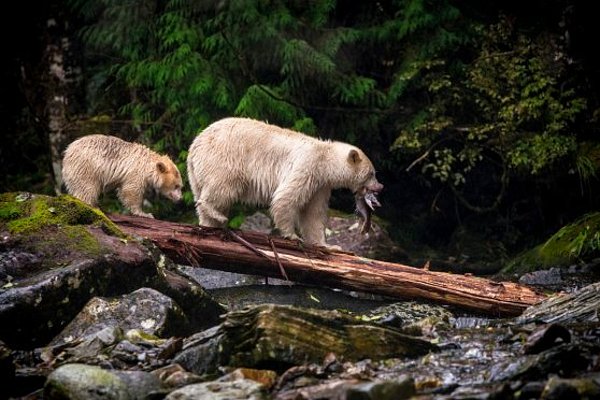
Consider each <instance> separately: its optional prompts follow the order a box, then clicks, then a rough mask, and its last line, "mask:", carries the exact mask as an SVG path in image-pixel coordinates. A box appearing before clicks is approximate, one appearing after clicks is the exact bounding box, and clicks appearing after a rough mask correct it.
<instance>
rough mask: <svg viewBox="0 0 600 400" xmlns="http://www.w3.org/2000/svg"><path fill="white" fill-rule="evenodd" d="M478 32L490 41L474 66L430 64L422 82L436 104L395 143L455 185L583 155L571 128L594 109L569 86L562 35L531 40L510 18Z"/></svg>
mask: <svg viewBox="0 0 600 400" xmlns="http://www.w3.org/2000/svg"><path fill="white" fill-rule="evenodd" d="M477 32H478V33H479V34H480V35H481V37H482V40H481V43H480V45H479V47H478V48H477V49H476V54H475V57H474V59H473V61H472V62H470V63H454V64H453V65H450V64H448V62H447V61H445V62H439V63H432V64H430V68H429V71H428V73H427V74H426V75H424V76H423V79H422V80H421V82H420V84H421V88H422V90H426V92H427V93H428V99H429V101H427V102H426V103H424V104H423V106H422V108H421V111H419V112H417V113H414V114H412V115H411V116H410V117H411V118H409V120H408V121H407V122H406V124H405V126H404V129H402V131H401V133H400V135H399V136H398V137H397V138H396V140H395V142H394V144H393V146H392V149H393V150H395V151H398V152H405V153H409V152H413V154H418V153H417V152H421V153H423V157H422V158H420V159H419V160H420V161H421V162H422V168H421V171H422V173H424V174H426V175H429V176H430V177H431V178H433V179H434V180H438V181H441V182H442V183H447V184H449V185H451V186H453V187H455V188H456V187H461V186H464V185H465V183H466V182H467V179H468V176H469V174H470V173H472V172H473V171H474V170H475V169H476V168H478V167H481V166H482V165H492V166H493V165H497V167H496V168H495V169H496V171H497V172H496V173H497V174H498V176H499V175H500V174H503V173H504V174H506V171H507V170H509V171H511V173H512V174H522V175H523V174H524V175H530V176H535V175H539V174H541V173H543V172H545V171H549V170H550V169H551V168H552V167H553V166H555V165H557V162H558V161H560V160H564V159H565V158H566V157H567V156H572V155H574V154H575V151H576V149H577V135H576V132H575V131H573V130H572V129H570V127H571V125H572V124H573V122H574V121H575V119H576V118H577V116H578V115H580V114H581V113H582V111H583V110H584V109H585V107H586V102H585V100H584V99H583V98H581V97H577V95H576V92H575V90H574V89H573V88H572V87H569V84H568V81H566V66H567V62H566V61H567V60H566V56H565V54H564V53H563V51H562V49H561V48H560V46H558V45H557V43H556V41H555V38H553V37H551V36H549V35H540V36H539V37H536V38H534V39H531V38H529V37H527V36H525V35H524V34H522V33H519V32H517V31H516V30H515V29H514V26H513V25H512V24H511V23H510V22H509V20H508V19H501V20H500V22H498V23H497V24H495V25H491V26H489V27H479V28H478V29H477ZM503 171H504V172H503ZM500 179H506V176H505V177H504V178H500V177H498V178H496V180H497V181H499V180H500ZM492 180H493V177H492Z"/></svg>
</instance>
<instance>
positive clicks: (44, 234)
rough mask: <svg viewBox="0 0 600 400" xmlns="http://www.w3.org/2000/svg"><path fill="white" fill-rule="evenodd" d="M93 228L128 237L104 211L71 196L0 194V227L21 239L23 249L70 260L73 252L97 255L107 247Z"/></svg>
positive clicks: (56, 258)
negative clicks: (96, 235)
mask: <svg viewBox="0 0 600 400" xmlns="http://www.w3.org/2000/svg"><path fill="white" fill-rule="evenodd" d="M90 227H96V228H100V229H102V230H103V231H104V232H105V233H107V234H109V235H112V236H116V237H119V238H126V235H124V234H123V233H122V232H121V231H120V230H119V228H118V227H117V226H116V225H115V224H114V223H113V222H112V221H110V220H109V219H108V218H107V217H106V216H105V215H104V214H103V213H102V212H101V211H99V210H97V209H94V208H92V207H90V206H88V205H87V204H85V203H83V202H81V201H79V200H77V199H75V198H74V197H71V196H68V195H62V196H57V197H51V196H44V195H34V194H31V193H3V194H0V229H2V230H7V231H8V232H9V233H10V234H12V235H14V236H16V237H18V238H19V242H20V244H21V246H22V248H23V249H25V250H27V251H33V252H36V253H41V254H45V255H46V257H45V259H48V260H50V259H54V260H57V261H58V260H67V259H69V258H70V255H72V254H74V253H79V254H86V255H87V256H92V257H94V256H97V255H100V254H102V253H103V252H104V251H105V249H104V248H103V245H102V244H101V243H99V242H98V240H97V239H96V237H95V236H94V235H93V233H92V232H91V231H90V229H89V228H90Z"/></svg>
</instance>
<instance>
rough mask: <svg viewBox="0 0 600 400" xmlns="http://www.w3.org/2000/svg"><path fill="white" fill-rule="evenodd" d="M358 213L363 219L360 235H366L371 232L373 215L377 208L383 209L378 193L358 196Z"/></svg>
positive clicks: (356, 199)
mask: <svg viewBox="0 0 600 400" xmlns="http://www.w3.org/2000/svg"><path fill="white" fill-rule="evenodd" d="M355 201H356V213H357V214H358V215H359V216H360V217H361V218H362V220H363V224H362V227H361V229H360V233H362V234H365V233H367V232H369V231H370V230H371V214H372V213H373V211H374V210H375V207H381V203H380V202H379V200H378V199H377V192H372V191H367V192H366V193H365V194H364V195H362V194H361V195H356V196H355Z"/></svg>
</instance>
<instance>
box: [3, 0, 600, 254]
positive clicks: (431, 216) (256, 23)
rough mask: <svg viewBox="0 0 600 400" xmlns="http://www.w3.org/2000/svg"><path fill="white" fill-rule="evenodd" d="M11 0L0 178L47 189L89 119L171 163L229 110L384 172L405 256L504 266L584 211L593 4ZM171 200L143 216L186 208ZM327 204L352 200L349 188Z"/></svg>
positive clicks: (592, 206)
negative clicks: (352, 152)
mask: <svg viewBox="0 0 600 400" xmlns="http://www.w3.org/2000/svg"><path fill="white" fill-rule="evenodd" d="M15 7H16V9H15V10H13V11H11V12H5V13H3V16H2V19H3V21H2V24H1V25H2V29H3V32H2V37H4V38H5V41H4V46H3V49H2V52H3V53H4V56H3V62H2V63H1V64H0V85H1V86H0V89H1V90H0V97H1V100H0V116H1V120H2V125H1V129H2V135H1V139H0V143H1V146H0V165H1V169H2V174H0V192H5V191H16V190H26V191H31V192H37V193H55V192H57V191H58V190H59V189H60V176H59V174H57V171H60V154H61V152H62V150H64V147H65V146H66V145H67V144H68V143H70V142H71V141H72V140H73V139H75V138H77V137H79V136H82V135H85V134H90V133H110V134H114V135H118V136H120V137H122V138H125V139H127V140H137V141H140V142H143V143H146V144H148V145H150V146H151V147H153V148H154V149H155V150H158V151H160V152H163V153H168V154H169V155H171V157H172V158H173V159H174V160H176V162H177V164H178V166H179V167H180V168H181V171H182V172H183V173H184V175H185V159H186V156H187V154H186V150H187V148H188V146H189V145H190V143H191V141H192V139H193V138H194V136H195V135H196V134H198V132H199V131H201V129H202V128H204V127H205V126H207V125H208V124H210V123H211V122H213V121H215V120H217V119H220V118H223V117H226V116H231V115H238V116H247V117H251V118H257V119H261V120H266V121H268V122H270V123H274V124H277V125H280V126H283V127H289V128H293V129H296V130H299V131H303V132H305V133H308V134H312V135H318V136H320V137H323V138H331V139H336V140H343V141H347V142H351V143H353V144H356V145H358V146H360V147H361V148H363V150H365V152H366V153H367V154H368V155H369V156H370V157H371V159H372V161H373V163H374V164H375V165H376V167H377V169H378V177H379V179H380V181H381V182H382V183H384V184H385V185H386V190H385V192H384V193H383V194H382V195H381V202H382V204H383V207H382V208H381V209H379V210H377V215H378V216H380V217H381V218H382V219H383V220H384V221H385V222H386V223H387V225H386V227H387V228H388V230H389V232H390V234H391V235H392V237H393V238H394V239H395V240H396V241H397V242H398V243H400V244H401V246H403V247H404V248H405V250H406V251H407V252H409V253H414V254H422V255H431V254H435V255H436V256H437V257H442V258H443V257H453V259H460V258H464V259H469V260H470V261H471V262H479V263H486V262H488V263H492V264H504V263H506V262H507V261H508V260H509V259H511V258H512V257H513V256H514V255H516V254H518V253H520V252H521V251H523V250H525V249H528V248H530V247H533V246H534V245H536V244H538V243H541V242H543V241H544V240H546V239H547V238H548V237H549V236H550V235H552V234H554V233H555V232H557V231H559V230H560V229H561V228H562V227H564V226H565V225H567V224H569V223H572V222H573V221H581V218H582V217H584V218H585V217H586V216H590V215H594V214H593V213H595V212H596V211H597V209H598V204H599V195H600V193H599V190H598V177H597V170H598V167H599V166H600V147H599V140H598V133H599V125H598V119H599V118H600V108H599V97H598V94H599V90H598V89H599V84H600V82H599V79H600V65H599V63H598V61H597V59H598V57H597V54H596V53H597V40H598V39H600V28H599V26H598V25H599V24H598V23H597V22H596V21H595V19H596V17H595V13H594V12H593V10H592V8H593V2H586V1H575V0H551V1H527V2H524V1H520V2H517V1H486V2H482V1H476V0H454V1H450V0H448V1H442V0H440V1H433V0H432V1H426V0H398V1H394V0H389V1H348V0H342V1H333V0H312V1H309V0H296V1H275V0H255V1H251V0H248V1H236V0H222V1H203V0H200V1H197V0H196V1H193V0H171V1H159V0H148V1H146V0H144V1H141V0H102V1H96V0H72V1H60V0H50V1H47V2H33V1H21V2H19V3H17V4H15ZM185 200H186V201H185V203H184V204H182V205H179V206H171V205H169V204H166V203H165V204H161V207H160V210H161V211H159V212H158V214H157V216H158V217H159V218H170V219H175V218H182V219H183V218H189V215H190V213H192V215H193V207H192V206H191V204H192V196H191V193H189V191H188V192H187V193H186V196H185ZM331 205H332V207H334V208H337V209H340V210H343V211H346V212H352V210H353V207H354V205H353V199H352V198H351V194H349V193H345V192H340V193H335V196H334V198H333V199H332V204H331ZM246 211H247V210H245V209H239V210H237V213H238V214H239V215H238V218H237V219H236V220H238V221H239V220H240V218H239V217H242V216H243V214H244V212H246ZM578 229H580V231H578V232H576V235H575V237H576V238H579V239H578V240H579V242H577V243H578V244H577V243H576V244H573V243H571V246H572V248H570V249H568V251H569V252H571V253H573V254H575V255H576V256H578V257H580V256H584V255H587V256H588V257H591V256H595V255H596V253H597V250H598V249H599V248H600V235H599V234H598V229H597V228H595V226H592V227H591V228H590V224H587V223H586V224H583V227H581V226H580V227H579V228H578ZM581 229H583V230H584V231H585V232H583V231H582V230H581ZM582 232H583V233H582ZM582 235H583V236H582ZM583 242H585V243H583ZM582 243H583V244H582ZM573 246H575V247H577V246H579V247H578V248H575V247H573Z"/></svg>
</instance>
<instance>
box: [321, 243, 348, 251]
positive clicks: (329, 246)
mask: <svg viewBox="0 0 600 400" xmlns="http://www.w3.org/2000/svg"><path fill="white" fill-rule="evenodd" d="M324 247H325V248H326V249H328V250H332V251H344V249H342V246H338V245H337V244H325V246H324Z"/></svg>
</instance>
